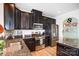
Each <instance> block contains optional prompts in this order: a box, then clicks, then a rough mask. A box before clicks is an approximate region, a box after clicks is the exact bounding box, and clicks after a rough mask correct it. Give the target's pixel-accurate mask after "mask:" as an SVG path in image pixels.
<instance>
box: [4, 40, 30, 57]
mask: <svg viewBox="0 0 79 59" xmlns="http://www.w3.org/2000/svg"><path fill="white" fill-rule="evenodd" d="M5 42H6V46H5V48H7V47H9V46H10V43H13V42H21V44H22V48H21V50H18V51H16V52H14V53H12V54H10V53H9V54H5V56H31V52H30V50H29V49H28V47H27V45H26V44H25V43H24V41H23V39H12V40H5Z"/></svg>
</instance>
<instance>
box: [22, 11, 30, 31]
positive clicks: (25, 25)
mask: <svg viewBox="0 0 79 59" xmlns="http://www.w3.org/2000/svg"><path fill="white" fill-rule="evenodd" d="M21 29H29V13H25V12H21Z"/></svg>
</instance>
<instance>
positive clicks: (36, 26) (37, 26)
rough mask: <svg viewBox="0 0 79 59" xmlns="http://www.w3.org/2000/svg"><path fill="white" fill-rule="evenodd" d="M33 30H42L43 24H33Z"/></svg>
mask: <svg viewBox="0 0 79 59" xmlns="http://www.w3.org/2000/svg"><path fill="white" fill-rule="evenodd" d="M33 29H36V30H42V29H43V24H41V23H33Z"/></svg>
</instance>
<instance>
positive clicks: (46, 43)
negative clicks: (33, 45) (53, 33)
mask: <svg viewBox="0 0 79 59" xmlns="http://www.w3.org/2000/svg"><path fill="white" fill-rule="evenodd" d="M50 45H51V38H50V36H46V37H45V47H47V46H50Z"/></svg>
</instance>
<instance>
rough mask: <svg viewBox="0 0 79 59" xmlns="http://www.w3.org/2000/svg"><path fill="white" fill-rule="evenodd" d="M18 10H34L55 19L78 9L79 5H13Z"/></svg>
mask: <svg viewBox="0 0 79 59" xmlns="http://www.w3.org/2000/svg"><path fill="white" fill-rule="evenodd" d="M15 5H16V7H18V8H19V9H20V10H23V11H27V12H31V10H32V9H36V10H39V11H42V12H43V15H45V16H48V17H55V16H59V15H62V14H65V13H67V12H71V11H74V10H77V9H79V3H15Z"/></svg>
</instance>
